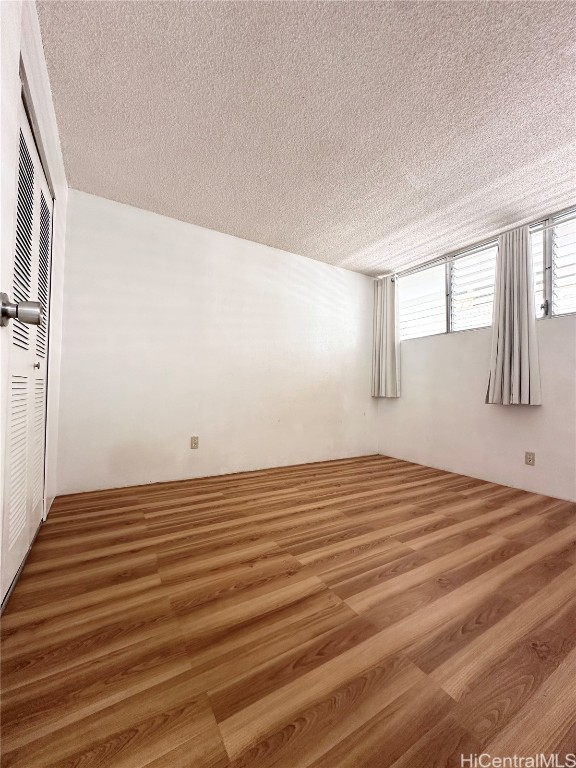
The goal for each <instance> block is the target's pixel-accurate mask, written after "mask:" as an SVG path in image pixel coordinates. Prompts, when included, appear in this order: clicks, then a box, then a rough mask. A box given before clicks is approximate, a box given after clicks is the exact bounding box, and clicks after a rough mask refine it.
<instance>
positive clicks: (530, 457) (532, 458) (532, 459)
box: [524, 451, 536, 467]
mask: <svg viewBox="0 0 576 768" xmlns="http://www.w3.org/2000/svg"><path fill="white" fill-rule="evenodd" d="M524 463H525V464H528V466H529V467H533V466H534V464H536V454H535V453H532V452H531V451H526V453H525V454H524Z"/></svg>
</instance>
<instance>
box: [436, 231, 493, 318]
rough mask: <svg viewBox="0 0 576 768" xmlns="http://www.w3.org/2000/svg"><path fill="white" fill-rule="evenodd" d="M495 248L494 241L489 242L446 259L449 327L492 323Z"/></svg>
mask: <svg viewBox="0 0 576 768" xmlns="http://www.w3.org/2000/svg"><path fill="white" fill-rule="evenodd" d="M497 252H498V245H497V243H490V244H488V245H486V246H483V247H482V248H477V249H476V250H475V251H473V252H472V253H469V254H468V255H462V256H458V257H457V258H454V259H451V260H450V261H449V262H448V269H449V272H450V299H451V301H450V330H451V331H467V330H469V329H470V328H484V327H486V326H487V325H491V324H492V304H493V303H494V280H495V277H496V254H497Z"/></svg>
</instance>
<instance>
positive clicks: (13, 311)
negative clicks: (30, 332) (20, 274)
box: [0, 293, 44, 326]
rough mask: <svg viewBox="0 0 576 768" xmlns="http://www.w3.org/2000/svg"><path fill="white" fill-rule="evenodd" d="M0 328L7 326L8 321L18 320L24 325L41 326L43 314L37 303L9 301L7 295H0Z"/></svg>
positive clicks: (40, 306)
mask: <svg viewBox="0 0 576 768" xmlns="http://www.w3.org/2000/svg"><path fill="white" fill-rule="evenodd" d="M0 302H1V308H2V310H1V312H0V326H5V325H8V321H9V320H20V322H21V323H26V325H42V321H43V320H44V312H42V305H41V304H40V302H39V301H20V302H19V303H18V304H16V303H14V302H13V301H10V299H9V298H8V294H7V293H0Z"/></svg>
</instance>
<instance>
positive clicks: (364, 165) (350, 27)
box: [39, 0, 576, 274]
mask: <svg viewBox="0 0 576 768" xmlns="http://www.w3.org/2000/svg"><path fill="white" fill-rule="evenodd" d="M575 12H576V6H575V5H574V3H572V2H564V3H562V2H534V3H532V2H502V3H501V2H440V3H436V2H432V1H428V2H398V3H396V2H353V1H351V2H256V1H254V2H176V1H174V0H172V1H171V2H148V0H138V1H137V2H118V1H116V2H99V1H92V2H81V1H78V0H76V1H74V2H59V1H54V0H50V1H49V2H40V3H39V16H40V22H41V28H42V34H43V39H44V46H45V51H46V58H47V62H48V69H49V73H50V79H51V83H52V89H53V95H54V103H55V107H56V114H57V117H58V123H59V128H60V134H61V139H62V148H63V153H64V160H65V164H66V170H67V174H68V181H69V184H70V186H72V187H75V188H77V189H81V190H84V191H86V192H91V193H93V194H96V195H101V196H103V197H107V198H111V199H113V200H118V201H121V202H124V203H129V204H131V205H135V206H138V207H140V208H146V209H149V210H152V211H156V212H158V213H162V214H165V215H167V216H172V217H174V218H177V219H182V220H184V221H189V222H192V223H193V224H199V225H201V226H204V227H209V228H211V229H216V230H220V231H222V232H228V233H230V234H233V235H237V236H239V237H243V238H247V239H249V240H255V241H258V242H261V243H266V244H268V245H272V246H276V247H278V248H283V249H285V250H288V251H293V252H295V253H300V254H303V255H306V256H311V257H312V258H315V259H320V260H322V261H326V262H329V263H331V264H337V265H340V266H343V267H347V268H349V269H355V270H359V271H363V272H367V273H370V274H379V273H381V272H385V271H388V270H391V269H399V268H401V267H403V266H407V265H410V264H414V263H416V262H418V261H423V260H425V259H427V258H430V257H433V256H436V255H438V254H441V253H445V252H446V251H451V250H454V249H456V248H458V247H460V246H463V245H467V244H469V243H472V242H474V241H476V240H478V239H479V238H484V237H485V236H487V235H490V234H493V233H494V232H496V231H498V230H500V229H502V228H505V227H506V226H510V225H512V224H516V223H520V222H521V221H525V220H529V219H532V218H535V217H537V216H540V215H542V214H544V213H549V212H553V211H555V210H558V209H560V208H562V207H566V206H568V205H570V204H571V203H573V202H574V201H576V192H575V172H574V158H575V154H576V153H575V150H576V145H575V142H574V139H575V124H576V101H575V99H574V90H575V86H576V46H575V40H576V36H575V23H574V19H575Z"/></svg>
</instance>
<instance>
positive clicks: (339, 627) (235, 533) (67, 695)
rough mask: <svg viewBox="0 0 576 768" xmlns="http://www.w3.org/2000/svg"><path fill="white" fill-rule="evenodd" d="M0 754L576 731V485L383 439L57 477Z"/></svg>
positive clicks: (476, 745) (283, 746) (441, 754)
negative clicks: (305, 456)
mask: <svg viewBox="0 0 576 768" xmlns="http://www.w3.org/2000/svg"><path fill="white" fill-rule="evenodd" d="M1 650H2V657H1V669H2V680H1V684H2V701H1V705H2V711H1V716H2V746H1V749H2V761H1V764H2V766H25V767H26V768H56V766H60V767H61V768H63V766H70V767H71V766H82V767H83V768H84V767H86V766H89V767H90V766H110V768H140V767H142V768H144V767H146V768H196V767H197V768H230V767H231V766H233V767H234V768H241V767H243V768H272V767H274V768H311V767H312V766H315V768H324V766H326V768H352V767H354V768H360V767H361V766H364V767H365V768H386V767H387V766H393V767H394V768H432V767H433V766H434V767H435V768H442V766H444V767H446V768H455V767H456V766H460V765H461V756H462V755H465V756H470V755H471V754H478V753H479V752H481V751H482V750H487V751H490V752H491V753H492V754H500V755H509V754H515V753H517V754H527V755H528V754H533V753H534V754H535V753H538V752H542V751H544V752H547V753H548V752H554V751H561V750H563V751H564V753H567V752H574V751H576V717H575V715H574V713H575V712H576V689H575V687H574V684H573V680H574V677H575V675H576V666H575V665H576V655H575V653H576V504H573V503H571V502H566V501H561V500H558V499H552V498H549V497H545V496H542V495H537V494H530V493H527V492H525V491H520V490H517V489H513V488H506V487H503V486H499V485H496V484H494V483H488V482H485V481H482V480H478V479H475V478H469V477H464V476H460V475H456V474H453V473H448V472H442V471H440V470H436V469H432V468H430V467H422V466H419V465H417V464H411V463H409V462H404V461H401V460H399V459H394V458H390V457H384V456H365V457H359V458H352V459H342V460H338V461H332V462H320V463H317V464H303V465H298V466H293V467H278V468H274V469H269V470H259V471H256V472H248V473H240V474H236V475H226V476H223V477H208V478H199V479H196V480H185V481H178V482H175V483H159V484H155V485H146V486H138V487H133V488H119V489H107V490H102V491H94V492H91V493H87V494H74V495H71V496H65V497H60V498H58V499H56V501H55V502H54V505H53V509H52V511H51V514H50V516H49V518H48V521H47V522H46V523H45V524H44V525H43V527H42V529H41V530H40V533H39V536H38V538H37V541H36V544H35V546H34V548H33V551H32V553H31V555H30V557H29V559H28V562H27V564H26V566H25V568H24V571H23V574H22V577H21V579H20V581H19V583H18V584H17V586H16V588H15V590H14V592H13V595H12V597H11V599H10V601H9V604H8V607H7V609H6V611H5V614H4V616H3V618H2V645H1Z"/></svg>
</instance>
